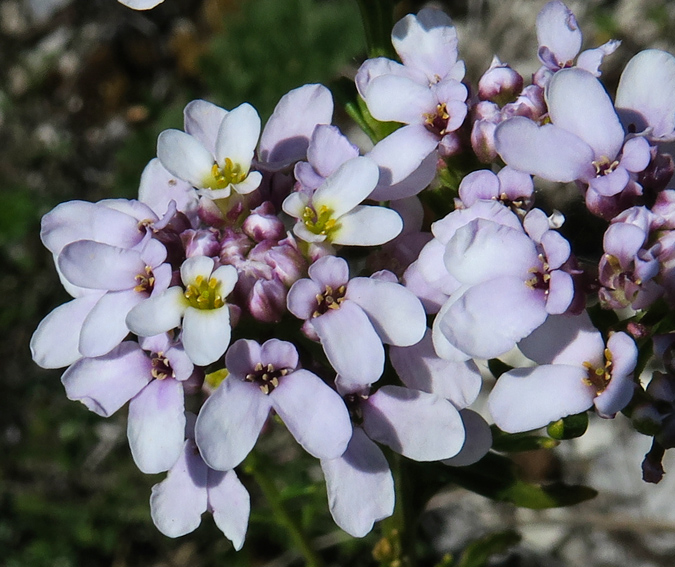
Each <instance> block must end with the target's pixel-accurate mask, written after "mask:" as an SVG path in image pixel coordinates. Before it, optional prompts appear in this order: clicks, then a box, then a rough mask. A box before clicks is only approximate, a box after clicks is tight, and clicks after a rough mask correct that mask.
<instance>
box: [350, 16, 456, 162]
mask: <svg viewBox="0 0 675 567" xmlns="http://www.w3.org/2000/svg"><path fill="white" fill-rule="evenodd" d="M392 43H393V45H394V49H395V50H396V52H397V53H398V55H399V57H400V58H401V61H403V64H400V63H396V62H395V61H392V60H390V59H385V58H383V57H379V58H376V59H369V60H367V61H365V62H364V63H363V65H361V67H360V69H359V71H358V73H357V74H356V86H357V88H358V90H359V94H360V95H361V97H362V98H363V100H364V101H365V102H366V105H367V106H368V110H369V111H370V113H371V114H372V115H373V117H374V118H376V119H377V120H381V121H384V122H387V121H394V122H401V123H403V124H406V126H404V127H403V128H401V129H400V131H399V133H397V136H400V137H401V138H402V139H403V138H405V137H406V136H410V137H411V140H415V144H423V145H425V146H426V145H429V146H430V147H431V150H433V149H434V148H435V147H436V145H437V144H441V145H443V138H444V137H446V136H447V135H451V134H452V132H454V131H455V130H457V129H458V128H459V127H460V126H461V125H462V123H463V122H464V118H465V117H466V114H467V107H466V103H465V101H466V97H467V94H468V93H467V89H466V87H465V86H464V85H463V84H462V83H461V82H460V81H461V80H462V79H463V78H464V70H465V69H464V63H463V62H462V61H458V60H457V32H456V30H455V27H454V26H453V25H452V21H451V20H450V18H449V17H448V16H447V15H446V14H445V13H443V12H442V11H440V10H436V9H433V8H425V9H423V10H420V12H419V13H418V14H417V16H415V15H412V14H408V15H407V16H406V17H405V18H403V19H402V20H400V21H399V22H398V23H397V24H396V25H395V26H394V29H393V30H392ZM431 150H430V151H431Z"/></svg>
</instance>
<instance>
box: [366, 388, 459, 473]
mask: <svg viewBox="0 0 675 567" xmlns="http://www.w3.org/2000/svg"><path fill="white" fill-rule="evenodd" d="M362 407H363V427H364V429H365V431H366V433H367V434H368V436H369V437H370V438H371V439H373V440H374V441H377V442H379V443H383V444H384V445H387V446H388V447H391V448H392V449H393V450H394V451H396V452H397V453H400V454H401V455H403V456H405V457H408V458H410V459H413V460H415V461H438V460H441V459H447V458H449V457H454V456H455V455H456V454H457V453H458V452H459V450H460V449H461V448H462V445H464V426H463V425H462V419H461V418H460V416H459V412H458V411H457V410H456V409H455V407H454V406H453V405H452V404H451V403H450V402H449V401H448V400H444V399H442V398H439V397H438V396H435V395H434V394H427V393H426V392H420V391H419V390H409V389H408V388H401V387H399V386H383V387H382V388H380V389H379V390H378V391H377V392H375V393H374V394H373V395H372V396H370V397H369V398H368V400H367V402H366V403H364V404H363V405H362Z"/></svg>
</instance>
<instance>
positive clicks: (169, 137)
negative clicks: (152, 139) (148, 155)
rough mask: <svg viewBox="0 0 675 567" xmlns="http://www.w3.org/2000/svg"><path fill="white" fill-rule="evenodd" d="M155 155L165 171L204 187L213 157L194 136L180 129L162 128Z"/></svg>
mask: <svg viewBox="0 0 675 567" xmlns="http://www.w3.org/2000/svg"><path fill="white" fill-rule="evenodd" d="M157 157H158V158H159V160H160V161H161V162H162V165H163V166H164V167H165V168H166V170H167V171H169V172H171V173H172V174H173V175H175V176H176V177H178V178H179V179H182V180H183V181H187V182H188V183H190V184H191V185H193V186H194V187H204V186H205V179H207V178H208V177H209V176H211V169H212V168H213V164H214V158H213V155H212V154H211V152H210V151H209V150H207V149H206V148H205V147H204V146H203V145H202V144H201V143H200V142H199V140H197V139H196V138H193V137H192V136H190V134H186V133H185V132H181V131H180V130H164V131H163V132H162V133H160V135H159V137H158V138H157Z"/></svg>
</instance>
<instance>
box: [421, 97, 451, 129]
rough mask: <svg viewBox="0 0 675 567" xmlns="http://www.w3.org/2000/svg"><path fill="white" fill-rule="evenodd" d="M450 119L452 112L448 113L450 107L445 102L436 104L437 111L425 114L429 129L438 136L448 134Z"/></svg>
mask: <svg viewBox="0 0 675 567" xmlns="http://www.w3.org/2000/svg"><path fill="white" fill-rule="evenodd" d="M449 119H450V114H448V108H447V106H445V103H444V102H443V103H441V104H438V105H437V106H436V112H428V113H425V114H424V122H425V125H426V128H427V130H429V131H430V132H432V133H434V134H436V135H437V136H444V135H445V134H446V128H447V127H448V120H449Z"/></svg>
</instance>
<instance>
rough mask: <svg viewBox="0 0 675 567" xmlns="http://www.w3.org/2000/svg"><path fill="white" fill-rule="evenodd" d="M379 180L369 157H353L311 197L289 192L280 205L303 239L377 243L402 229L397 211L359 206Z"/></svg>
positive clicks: (376, 168) (373, 244) (387, 239)
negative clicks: (295, 220) (294, 220)
mask: <svg viewBox="0 0 675 567" xmlns="http://www.w3.org/2000/svg"><path fill="white" fill-rule="evenodd" d="M378 179H379V168H378V167H377V164H376V163H375V162H374V161H373V160H371V159H369V158H366V157H356V158H353V159H350V160H349V161H346V162H345V163H343V164H342V165H341V166H340V167H339V168H338V169H337V171H335V173H333V174H332V175H330V176H329V177H328V178H327V179H326V181H325V182H324V183H323V184H322V185H321V186H320V187H319V188H318V189H317V190H316V191H315V192H314V194H313V195H312V196H311V197H309V196H308V195H307V194H305V193H300V192H296V193H291V194H290V195H289V196H288V197H286V200H285V201H284V202H283V205H282V208H283V210H284V212H286V213H287V214H289V215H290V216H292V217H295V218H296V219H298V222H297V223H296V224H295V226H294V227H293V232H294V233H295V235H296V236H298V237H299V238H302V239H303V240H305V241H306V242H324V241H328V242H330V243H332V244H347V245H352V246H378V245H380V244H384V243H385V242H389V241H390V240H392V239H393V238H395V237H396V236H398V234H399V233H400V232H401V230H402V229H403V221H402V220H401V217H400V216H399V215H398V213H397V212H396V211H393V210H392V209H387V208H385V207H378V206H366V205H359V203H361V202H362V201H363V200H364V199H366V198H367V197H368V195H370V193H371V192H372V191H373V189H374V188H375V186H376V185H377V181H378Z"/></svg>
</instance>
